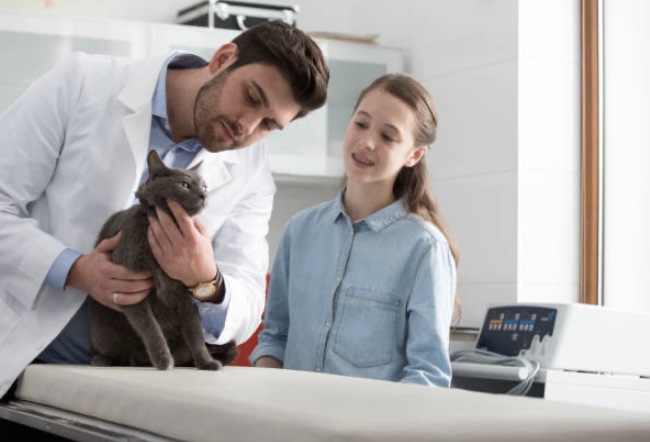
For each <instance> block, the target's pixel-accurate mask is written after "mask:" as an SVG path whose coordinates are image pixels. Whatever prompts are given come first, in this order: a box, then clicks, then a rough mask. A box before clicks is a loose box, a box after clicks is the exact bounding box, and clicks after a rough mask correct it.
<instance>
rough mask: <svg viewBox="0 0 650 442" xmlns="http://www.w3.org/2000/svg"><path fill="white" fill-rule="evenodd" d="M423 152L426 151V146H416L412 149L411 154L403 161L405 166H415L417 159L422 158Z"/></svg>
mask: <svg viewBox="0 0 650 442" xmlns="http://www.w3.org/2000/svg"><path fill="white" fill-rule="evenodd" d="M425 153H427V147H426V146H422V147H416V148H415V149H413V152H412V153H411V156H410V157H409V158H408V159H407V160H406V163H404V166H406V167H413V166H415V165H416V164H417V163H418V161H420V160H421V159H422V157H423V156H424V154H425Z"/></svg>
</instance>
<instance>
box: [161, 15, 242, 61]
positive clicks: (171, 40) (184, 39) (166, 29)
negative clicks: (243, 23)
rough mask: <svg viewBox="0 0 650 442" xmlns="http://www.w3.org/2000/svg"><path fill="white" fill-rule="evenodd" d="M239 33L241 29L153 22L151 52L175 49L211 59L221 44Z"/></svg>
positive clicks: (163, 52)
mask: <svg viewBox="0 0 650 442" xmlns="http://www.w3.org/2000/svg"><path fill="white" fill-rule="evenodd" d="M237 34H239V31H232V30H226V29H208V28H202V27H200V26H190V25H174V24H165V23H152V24H151V25H150V32H149V36H150V39H151V45H150V46H151V48H150V52H151V55H163V54H167V53H169V52H171V51H174V50H181V51H185V52H190V53H192V54H195V55H198V56H200V57H203V58H204V59H206V60H208V61H209V60H210V59H211V58H212V55H213V54H214V53H215V51H216V50H217V49H218V48H219V47H220V46H221V45H223V44H225V43H228V42H230V41H232V39H233V38H235V37H236V36H237Z"/></svg>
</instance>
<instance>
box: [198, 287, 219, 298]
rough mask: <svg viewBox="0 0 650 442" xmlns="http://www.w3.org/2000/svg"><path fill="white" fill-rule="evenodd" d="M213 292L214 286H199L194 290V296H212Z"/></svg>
mask: <svg viewBox="0 0 650 442" xmlns="http://www.w3.org/2000/svg"><path fill="white" fill-rule="evenodd" d="M213 293H214V286H205V287H199V288H197V289H196V290H195V291H194V296H195V297H196V298H199V299H203V298H207V297H209V296H212V294H213Z"/></svg>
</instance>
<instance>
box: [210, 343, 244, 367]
mask: <svg viewBox="0 0 650 442" xmlns="http://www.w3.org/2000/svg"><path fill="white" fill-rule="evenodd" d="M206 347H207V348H208V351H209V352H210V355H212V357H213V358H214V359H216V360H218V361H219V362H221V363H222V364H223V365H228V364H230V363H231V362H232V361H234V360H235V359H237V356H239V350H238V349H237V344H235V341H229V342H226V343H225V344H222V345H216V344H208V343H206Z"/></svg>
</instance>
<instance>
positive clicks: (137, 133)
mask: <svg viewBox="0 0 650 442" xmlns="http://www.w3.org/2000/svg"><path fill="white" fill-rule="evenodd" d="M166 58H167V57H166V56H161V57H157V58H154V59H152V60H149V61H147V62H145V63H143V64H142V66H140V68H139V69H138V71H137V72H136V73H135V75H134V76H133V79H132V80H131V81H130V82H129V83H128V84H127V85H126V87H125V88H124V89H123V90H122V92H121V93H120V95H119V97H118V98H119V100H120V101H121V102H122V103H123V104H124V105H125V106H126V107H127V108H128V109H129V110H131V111H132V112H131V113H128V114H127V115H125V116H124V117H123V118H122V127H123V128H124V133H125V135H126V139H127V142H128V144H129V147H130V149H131V153H132V154H133V155H132V159H133V161H134V163H135V168H134V169H132V170H133V172H134V173H133V176H132V177H131V178H132V179H133V188H132V192H131V194H133V192H135V190H136V188H137V186H138V184H139V183H140V176H141V174H142V171H143V170H144V162H145V159H146V156H147V150H148V148H149V136H150V132H151V100H152V98H153V93H154V90H155V89H156V82H157V81H158V75H159V73H160V69H161V68H162V64H163V62H164V61H165V60H166ZM131 203H132V201H127V202H126V203H125V204H126V206H130V205H131Z"/></svg>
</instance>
